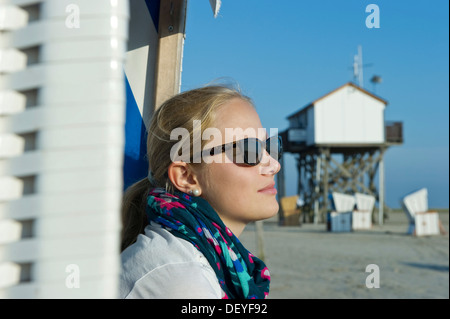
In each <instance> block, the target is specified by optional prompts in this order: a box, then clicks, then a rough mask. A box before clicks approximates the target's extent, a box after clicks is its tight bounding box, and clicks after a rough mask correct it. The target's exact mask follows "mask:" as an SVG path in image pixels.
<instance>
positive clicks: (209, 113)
mask: <svg viewBox="0 0 450 319" xmlns="http://www.w3.org/2000/svg"><path fill="white" fill-rule="evenodd" d="M234 98H239V99H242V100H245V101H247V102H249V103H250V104H252V105H253V103H252V101H251V100H250V98H248V97H247V96H245V95H243V94H242V93H241V92H240V91H239V89H237V88H232V87H229V86H224V85H211V86H205V87H201V88H198V89H193V90H189V91H185V92H182V93H179V94H177V95H175V96H173V97H172V98H170V99H168V100H167V101H165V102H164V103H163V104H162V105H161V106H160V107H159V108H158V109H157V110H156V111H155V113H154V114H153V116H152V119H151V123H150V126H149V129H148V138H147V159H148V166H149V172H151V176H152V178H151V180H152V183H150V181H149V179H148V178H145V179H142V180H140V181H138V182H136V183H134V184H133V185H131V186H130V187H128V189H127V190H126V191H125V194H124V196H123V200H122V236H121V237H122V239H121V250H122V251H123V250H124V249H125V248H127V247H128V246H129V245H131V244H133V243H134V242H135V241H136V239H137V236H138V235H139V234H141V233H143V232H144V228H145V226H146V225H147V224H148V222H147V217H146V214H145V209H146V205H147V194H148V192H149V190H150V188H151V187H164V188H166V190H167V191H169V192H173V190H174V187H173V185H172V183H171V182H170V180H169V178H168V176H167V171H168V168H169V166H170V164H171V163H172V161H171V158H170V151H171V149H172V147H173V146H174V145H175V144H176V143H178V141H177V140H171V139H170V134H171V132H172V130H174V129H176V128H184V129H187V130H188V132H189V136H190V139H191V141H192V139H193V130H194V127H193V126H194V125H193V123H194V121H195V120H199V121H201V122H200V123H201V131H202V132H201V133H203V131H204V130H205V129H206V128H209V127H212V126H213V125H214V123H215V120H216V119H215V114H216V111H217V110H218V109H219V107H220V106H222V105H224V104H225V103H227V102H229V101H230V100H232V99H234ZM206 142H208V141H201V143H202V144H201V147H202V149H203V147H204V145H205V143H206ZM190 145H191V146H190V152H191V153H190V154H192V152H193V149H192V145H193V143H190ZM190 165H201V164H190Z"/></svg>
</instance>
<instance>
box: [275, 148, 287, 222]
mask: <svg viewBox="0 0 450 319" xmlns="http://www.w3.org/2000/svg"><path fill="white" fill-rule="evenodd" d="M279 162H280V166H281V167H280V171H279V172H278V174H277V190H278V194H277V197H278V205H279V209H278V224H279V225H283V224H284V213H283V208H282V207H281V199H282V198H283V197H284V196H285V195H286V186H285V180H284V156H281V158H280V160H279Z"/></svg>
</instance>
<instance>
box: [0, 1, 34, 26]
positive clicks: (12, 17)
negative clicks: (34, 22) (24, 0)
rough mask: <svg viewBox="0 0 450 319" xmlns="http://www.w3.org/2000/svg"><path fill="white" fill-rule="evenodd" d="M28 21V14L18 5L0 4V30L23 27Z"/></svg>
mask: <svg viewBox="0 0 450 319" xmlns="http://www.w3.org/2000/svg"><path fill="white" fill-rule="evenodd" d="M27 22H28V14H27V12H26V11H25V10H23V9H21V8H19V7H18V6H13V5H8V4H3V3H2V4H0V30H1V31H10V30H14V29H19V28H22V27H24V26H25V25H26V24H27Z"/></svg>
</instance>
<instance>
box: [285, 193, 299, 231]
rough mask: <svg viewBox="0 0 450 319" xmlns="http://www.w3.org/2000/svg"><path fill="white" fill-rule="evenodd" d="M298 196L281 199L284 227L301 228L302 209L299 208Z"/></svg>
mask: <svg viewBox="0 0 450 319" xmlns="http://www.w3.org/2000/svg"><path fill="white" fill-rule="evenodd" d="M297 200H298V195H294V196H285V197H282V198H281V209H282V211H283V222H282V224H283V226H300V215H301V214H302V211H301V209H300V208H299V207H298V206H297Z"/></svg>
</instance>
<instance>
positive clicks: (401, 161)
mask: <svg viewBox="0 0 450 319" xmlns="http://www.w3.org/2000/svg"><path fill="white" fill-rule="evenodd" d="M369 4H376V5H378V7H379V10H380V12H379V13H380V28H372V29H369V28H367V27H366V23H365V21H366V17H367V16H368V15H369V14H370V13H366V12H365V9H366V6H367V5H369ZM448 39H449V2H448V1H447V0H432V1H422V0H420V1H419V0H417V1H416V0H410V1H406V0H396V1H392V0H389V1H387V0H382V1H380V0H371V1H362V0H345V1H344V0H340V1H339V0H317V1H298V0H287V1H269V0H222V7H221V10H220V12H219V15H218V16H217V18H214V17H213V14H212V10H211V7H210V6H209V1H207V0H189V1H188V11H187V22H186V42H185V46H184V57H183V74H182V87H181V90H182V91H184V90H188V89H191V88H195V87H198V86H201V85H204V84H206V83H208V82H210V81H213V80H215V79H217V78H222V77H225V78H230V79H233V80H234V81H236V82H237V83H239V85H240V86H241V88H242V90H243V91H244V93H245V94H247V95H249V96H250V97H251V98H252V99H253V100H254V102H255V104H256V107H257V110H258V112H259V114H260V117H261V121H262V123H263V126H264V127H266V128H267V129H269V128H274V127H276V128H278V129H279V130H280V131H282V130H284V129H286V128H287V127H288V122H287V120H286V117H287V116H288V115H290V114H292V113H293V112H295V111H297V110H299V109H300V108H302V107H303V106H305V105H306V104H308V103H309V102H311V101H313V100H315V99H317V98H319V97H321V96H322V95H324V94H326V93H328V92H329V91H331V90H333V89H335V88H337V87H339V86H341V85H342V84H344V83H346V82H348V81H353V75H352V70H351V65H352V63H353V56H354V55H355V54H356V53H357V48H358V45H361V46H362V51H363V62H364V63H365V64H366V63H367V64H371V65H370V66H368V67H366V68H365V69H364V88H365V89H367V90H369V91H374V89H375V93H376V94H377V95H379V96H380V97H382V98H383V99H385V100H387V101H388V103H389V104H388V106H387V108H386V110H385V119H386V120H387V121H402V122H403V133H404V143H403V144H402V145H400V146H395V147H391V148H389V149H388V150H387V152H386V155H385V176H386V177H385V181H386V182H385V190H386V202H387V205H388V206H389V207H399V201H400V199H401V198H402V197H403V196H404V195H406V194H407V193H409V192H411V191H413V190H416V189H418V188H422V187H427V188H428V193H429V198H428V199H429V206H430V207H434V208H441V207H449V195H448V194H449V89H448V87H449V40H448ZM375 74H376V75H379V76H381V77H382V79H383V82H382V83H381V84H378V85H377V86H376V88H374V87H373V85H372V83H370V78H371V77H372V76H373V75H375ZM285 172H286V175H287V177H286V192H287V195H294V194H295V193H296V190H297V189H296V183H297V175H296V174H297V173H296V168H295V161H294V160H293V157H292V156H291V155H289V154H288V155H287V156H286V163H285Z"/></svg>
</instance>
